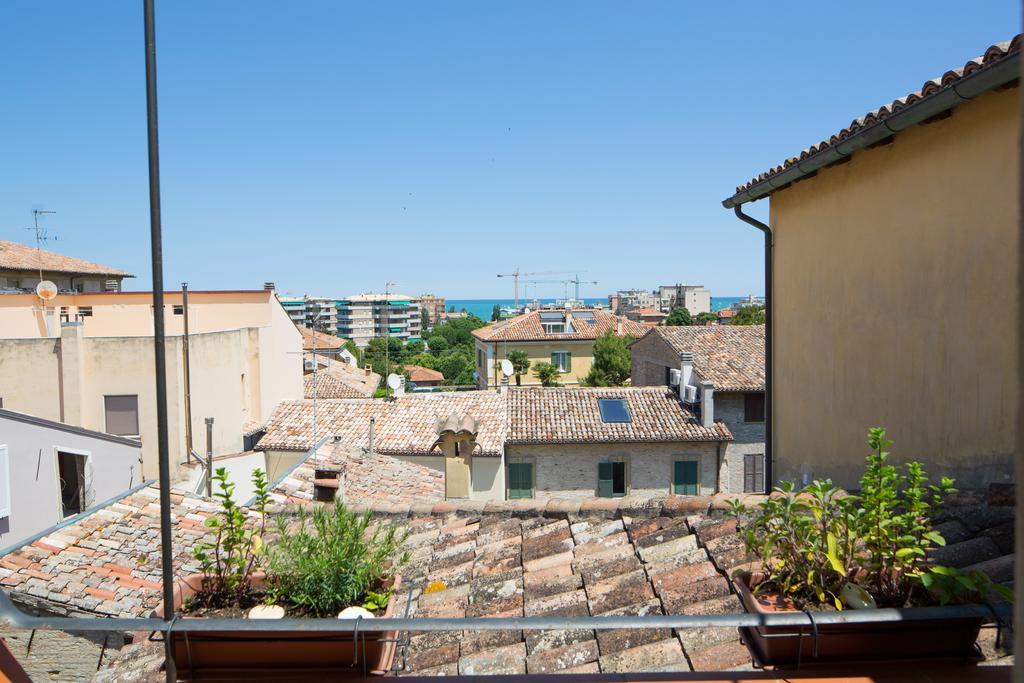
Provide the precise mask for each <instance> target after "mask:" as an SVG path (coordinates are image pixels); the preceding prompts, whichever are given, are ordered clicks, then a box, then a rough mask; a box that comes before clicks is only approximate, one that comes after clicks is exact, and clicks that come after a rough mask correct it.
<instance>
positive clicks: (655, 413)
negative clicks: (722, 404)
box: [508, 387, 732, 444]
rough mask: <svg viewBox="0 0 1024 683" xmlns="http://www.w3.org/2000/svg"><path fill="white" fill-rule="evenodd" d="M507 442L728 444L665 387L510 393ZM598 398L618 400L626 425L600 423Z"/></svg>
mask: <svg viewBox="0 0 1024 683" xmlns="http://www.w3.org/2000/svg"><path fill="white" fill-rule="evenodd" d="M508 395H509V411H508V412H509V431H508V442H509V443H583V444H585V443H595V442H612V443H627V442H655V441H721V440H727V439H732V434H730V433H729V429H728V427H726V426H725V425H724V424H722V423H720V422H716V423H715V425H714V426H712V427H703V426H702V425H701V423H700V422H699V421H698V420H697V419H696V418H695V417H694V415H693V413H691V412H690V411H689V410H688V409H687V408H686V407H685V406H684V405H683V404H682V403H681V402H680V401H679V397H678V396H677V395H676V394H675V392H673V391H669V390H668V389H666V388H665V387H573V388H567V387H562V388H532V387H531V388H523V389H511V390H510V391H509V392H508ZM601 399H622V400H623V401H625V403H626V406H627V407H628V409H629V413H630V416H631V418H632V419H631V421H630V422H604V421H603V420H602V419H601V410H600V406H599V403H598V402H599V401H600V400H601Z"/></svg>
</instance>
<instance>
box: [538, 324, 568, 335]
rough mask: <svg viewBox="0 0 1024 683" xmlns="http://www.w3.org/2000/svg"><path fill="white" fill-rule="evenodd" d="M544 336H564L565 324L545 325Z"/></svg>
mask: <svg viewBox="0 0 1024 683" xmlns="http://www.w3.org/2000/svg"><path fill="white" fill-rule="evenodd" d="M543 326H544V334H562V333H564V332H565V323H543Z"/></svg>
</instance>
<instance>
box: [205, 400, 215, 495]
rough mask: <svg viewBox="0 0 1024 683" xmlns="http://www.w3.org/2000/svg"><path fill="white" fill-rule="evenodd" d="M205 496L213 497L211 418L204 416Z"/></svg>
mask: <svg viewBox="0 0 1024 683" xmlns="http://www.w3.org/2000/svg"><path fill="white" fill-rule="evenodd" d="M206 497H207V498H213V418H212V417H208V418H206Z"/></svg>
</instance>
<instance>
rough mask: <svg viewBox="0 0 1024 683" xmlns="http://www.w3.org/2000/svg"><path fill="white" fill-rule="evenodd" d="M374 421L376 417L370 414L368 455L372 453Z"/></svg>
mask: <svg viewBox="0 0 1024 683" xmlns="http://www.w3.org/2000/svg"><path fill="white" fill-rule="evenodd" d="M376 423H377V418H375V417H373V416H372V415H371V416H370V455H373V436H374V435H373V430H374V426H375V425H376ZM314 443H316V442H314Z"/></svg>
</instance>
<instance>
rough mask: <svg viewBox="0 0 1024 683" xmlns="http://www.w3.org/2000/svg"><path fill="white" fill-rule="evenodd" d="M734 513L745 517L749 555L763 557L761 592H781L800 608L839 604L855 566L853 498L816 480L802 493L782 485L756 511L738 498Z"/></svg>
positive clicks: (825, 481)
mask: <svg viewBox="0 0 1024 683" xmlns="http://www.w3.org/2000/svg"><path fill="white" fill-rule="evenodd" d="M730 504H731V506H732V509H731V511H732V513H733V514H735V515H737V516H742V517H746V516H748V515H751V516H750V518H749V519H747V520H746V522H745V524H744V526H743V539H744V542H745V544H746V548H747V552H750V553H754V554H756V555H757V556H758V557H759V558H760V559H761V566H762V571H763V572H764V575H765V578H764V581H763V582H762V583H761V584H760V586H759V588H760V589H762V590H763V589H770V590H777V591H778V592H779V593H780V594H781V595H782V596H783V597H786V598H788V599H790V600H792V601H793V602H795V603H796V604H797V605H801V606H802V605H804V604H806V603H818V604H829V603H831V604H834V605H835V606H836V607H837V608H839V609H842V603H841V602H840V597H839V596H840V592H841V591H842V588H843V586H844V585H845V584H846V582H847V581H848V580H849V577H850V575H851V573H852V572H853V571H854V569H855V567H856V559H855V553H856V537H855V534H854V533H853V530H852V528H851V524H850V522H851V520H852V519H853V518H854V516H855V513H854V510H853V506H852V503H851V500H850V498H849V497H848V496H844V495H843V492H842V491H841V490H840V489H838V488H836V487H835V486H833V484H832V481H831V480H827V479H826V480H824V481H814V482H812V483H811V484H809V485H808V486H806V487H804V489H803V490H801V491H800V492H796V491H795V487H794V486H793V484H792V483H790V482H783V483H782V484H781V485H780V486H779V487H778V488H776V489H775V491H774V494H773V495H772V496H769V497H768V498H766V499H765V500H764V501H763V502H762V503H761V504H760V505H758V506H757V507H756V508H755V509H754V510H753V511H751V510H748V509H747V508H746V507H745V506H744V505H743V503H741V502H740V501H738V500H733V501H731V502H730Z"/></svg>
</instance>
